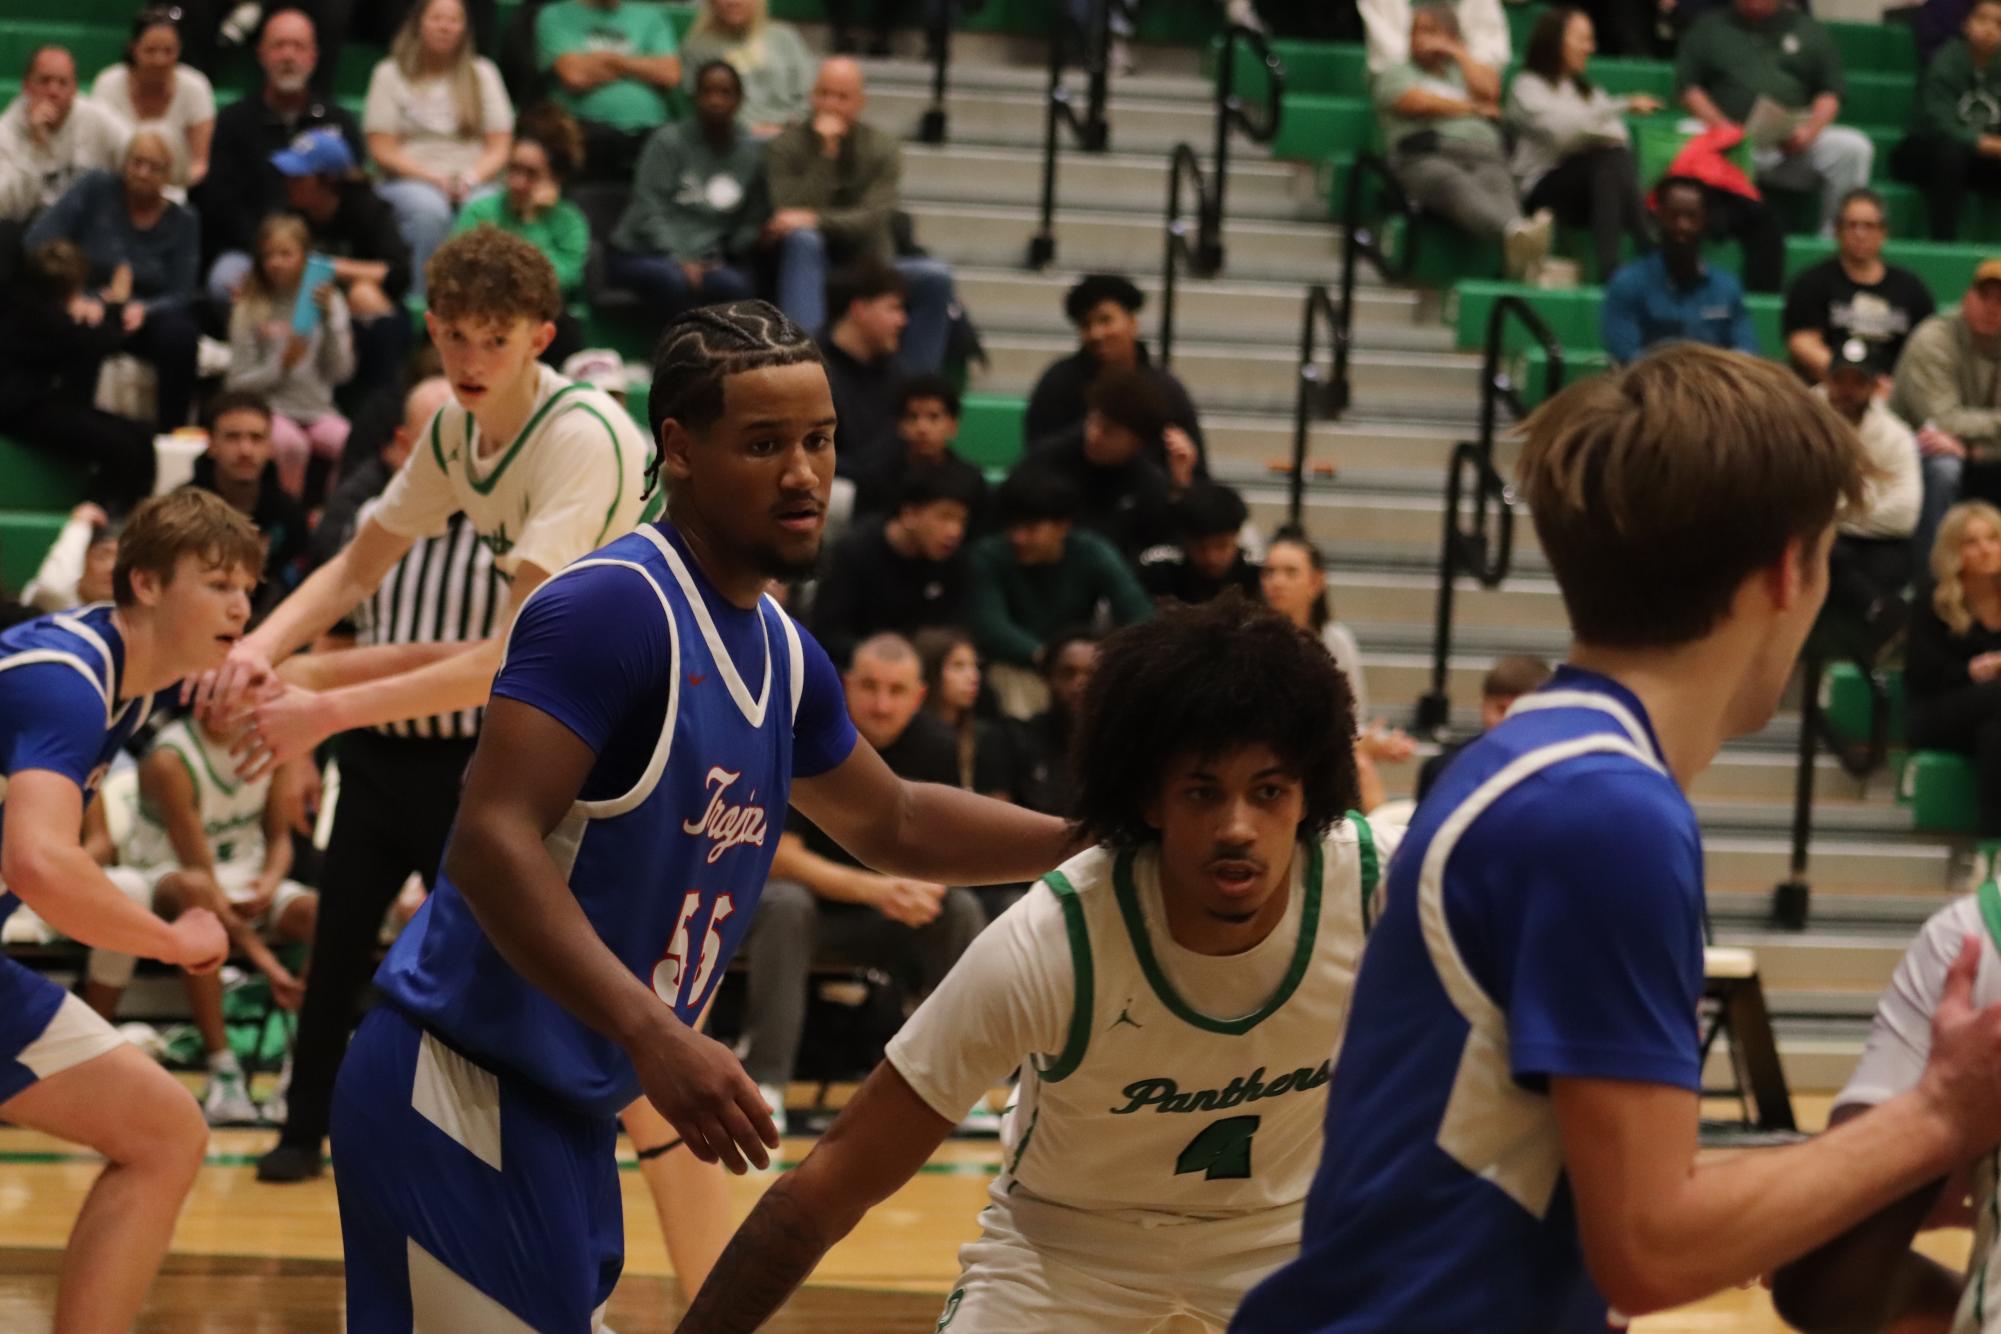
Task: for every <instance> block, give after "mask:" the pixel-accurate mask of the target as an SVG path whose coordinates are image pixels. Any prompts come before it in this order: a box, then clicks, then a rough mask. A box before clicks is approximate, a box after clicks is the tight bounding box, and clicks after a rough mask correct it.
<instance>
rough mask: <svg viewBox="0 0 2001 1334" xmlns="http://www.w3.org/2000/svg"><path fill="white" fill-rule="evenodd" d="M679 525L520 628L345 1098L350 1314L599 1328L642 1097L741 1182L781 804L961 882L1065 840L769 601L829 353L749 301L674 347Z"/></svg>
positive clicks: (811, 552) (670, 426) (703, 320)
mask: <svg viewBox="0 0 2001 1334" xmlns="http://www.w3.org/2000/svg"><path fill="white" fill-rule="evenodd" d="M651 401H652V417H653V425H654V435H655V440H656V442H657V445H658V450H659V465H660V468H661V469H662V471H663V472H664V474H665V483H666V517H665V518H664V519H663V520H661V521H660V522H658V523H650V524H645V525H642V526H641V527H640V528H638V529H637V530H636V531H634V532H632V533H630V534H628V535H626V536H624V537H621V538H619V539H618V540H617V541H614V542H612V543H611V544H610V545H609V546H606V547H603V548H601V549H600V550H598V551H596V552H594V553H592V554H591V555H590V556H588V557H586V558H585V559H583V560H579V561H576V562H574V563H572V564H571V565H569V566H568V567H567V568H566V569H564V570H563V571H562V572H560V573H559V574H557V575H555V576H554V577H552V578H551V579H549V580H547V581H546V582H545V583H543V584H542V586H541V587H540V588H538V589H536V591H535V593H534V594H533V595H532V596H531V597H529V598H528V599H527V601H526V602H525V604H524V605H523V606H522V609H521V613H520V615H519V616H518V617H517V618H516V620H515V623H514V627H513V629H512V631H511V632H510V633H509V636H508V643H507V654H506V661H505V664H504V665H503V666H502V668H501V670H500V674H499V675H498V676H497V677H496V678H495V679H494V684H493V694H492V699H491V701H490V703H489V704H488V706H487V713H486V722H485V726H484V728H483V729H482V731H481V734H480V740H479V747H478V750H477V751H476V752H475V753H474V756H473V759H472V763H471V765H470V767H469V769H468V770H467V774H466V783H465V791H464V796H463V798H462V799H461V802H460V806H459V815H458V822H457V824H456V826H455V828H454V830H453V834H452V839H451V843H450V845H449V846H448V848H447V850H446V852H445V859H444V868H443V870H442V872H441V873H440V875H439V877H438V883H437V890H436V892H435V893H433V894H432V895H431V897H430V899H429V900H428V901H427V902H426V903H425V905H424V907H423V909H422V910H421V911H420V912H419V913H418V914H417V916H416V917H415V918H414V919H413V920H412V921H411V923H410V925H409V927H408V928H406V929H405V931H404V933H403V935H402V937H401V938H400V939H399V940H398V941H397V943H396V945H395V947H394V948H393V949H392V950H391V951H390V954H389V957H388V959H387V960H386V961H385V962H384V964H383V966H382V970H381V972H380V973H378V974H377V976H376V984H377V986H378V987H379V988H380V990H381V991H382V993H383V995H384V997H385V1000H386V1004H383V1005H380V1006H378V1007H377V1008H376V1009H375V1010H374V1012H373V1013H371V1014H370V1015H369V1016H368V1018H367V1019H366V1020H364V1021H363V1024H362V1027H361V1030H360V1032H359V1033H358V1034H357V1035H356V1037H355V1040H354V1044H353V1046H352V1047H351V1048H350V1049H349V1052H348V1055H347V1059H346V1062H345V1064H344V1065H343V1067H342V1069H341V1075H340V1083H339V1086H338V1088H337V1089H336V1091H335V1097H334V1113H333V1148H334V1159H335V1163H336V1166H337V1167H338V1169H339V1170H338V1172H337V1174H336V1180H337V1184H338V1186H339V1191H340V1206H341V1227H342V1233H343V1237H344V1240H345V1244H346V1253H347V1317H348V1327H349V1328H350V1329H353V1330H356V1331H367V1332H369V1334H374V1332H375V1331H383V1330H399V1331H400V1330H410V1329H413V1328H416V1329H453V1330H458V1329H466V1330H471V1329H478V1330H509V1331H513V1330H528V1329H533V1330H537V1331H544V1332H545V1334H583V1332H584V1331H586V1330H589V1329H591V1328H592V1327H593V1324H594V1322H595V1320H596V1318H597V1317H598V1316H599V1315H600V1314H601V1312H602V1309H603V1306H604V1303H605V1301H606V1300H607V1299H608V1298H609V1296H610V1293H611V1288H612V1286H613V1284H614V1283H616V1281H617V1278H618V1273H619V1269H620V1267H621V1265H622V1263H623V1258H624V1232H623V1227H622V1223H621V1219H620V1210H619V1184H618V1165H617V1162H616V1160H615V1158H614V1155H613V1142H614V1139H615V1136H616V1133H617V1127H616V1123H615V1120H614V1118H615V1117H616V1115H617V1113H618V1112H619V1111H620V1110H621V1109H623V1108H624V1107H626V1106H627V1105H628V1104H630V1103H631V1102H632V1101H633V1100H634V1099H635V1098H636V1097H638V1096H640V1095H642V1094H643V1095H644V1096H645V1098H646V1099H647V1100H648V1101H649V1102H651V1104H652V1105H653V1106H654V1107H655V1108H656V1109H658V1111H659V1112H660V1113H661V1115H662V1116H664V1117H665V1118H666V1120H667V1121H668V1122H669V1123H670V1124H671V1125H672V1127H673V1129H674V1132H675V1133H676V1134H678V1135H679V1136H680V1137H681V1138H682V1139H683V1141H684V1142H685V1143H686V1145H687V1147H688V1148H689V1149H690V1150H691V1151H692V1152H693V1153H694V1154H695V1155H696V1156H697V1157H700V1158H702V1159H703V1160H705V1161H717V1160H720V1161H721V1162H722V1163H723V1164H724V1165H725V1166H727V1167H729V1168H730V1169H731V1170H732V1171H737V1172H741V1171H743V1170H744V1161H745V1159H746V1158H749V1159H750V1160H751V1161H752V1162H754V1163H756V1164H757V1165H758V1166H760V1167H762V1166H764V1165H766V1163H767V1162H768V1154H767V1149H768V1148H772V1147H776V1146H777V1143H778V1138H777V1134H776V1131H775V1130H774V1128H773V1126H772V1123H771V1118H770V1114H769V1113H768V1111H767V1110H766V1108H765V1105H764V1102H763V1099H762V1098H761V1097H760V1095H759V1094H758V1091H757V1087H756V1085H755V1084H753V1083H752V1082H751V1081H750V1079H749V1077H748V1076H747V1075H745V1073H744V1071H743V1069H742V1067H741V1066H739V1065H738V1064H737V1062H736V1059H735V1057H733V1056H731V1055H730V1053H729V1051H728V1050H727V1049H726V1048H724V1047H723V1046H721V1045H720V1044H719V1043H716V1042H714V1041H712V1040H711V1039H709V1038H707V1037H704V1036H703V1035H702V1034H701V1033H699V1032H698V1031H696V1029H695V1027H694V1020H695V1019H696V1017H697V1016H699V1015H700V1014H701V1012H702V1010H703V1007H704V1006H705V1005H706V1004H707V1003H708V1000H709V997H710V996H711V995H712V994H713V992H714V989H715V986H716V984H717V983H718V982H719V981H720V980H721V978H722V975H723V970H724V969H725V967H726V966H727V965H728V963H729V960H730V956H731V955H732V954H733V953H734V952H735V950H736V948H737V945H738V944H739V942H740V941H741V940H742V939H743V936H744V934H745V931H746V930H747V928H748V926H749V923H750V918H751V914H752V912H753V911H754V910H755V908H756V906H757V898H758V895H759V893H760V892H761V890H762V889H763V886H764V881H765V876H766V873H767V872H768V871H769V869H770V865H771V859H772V856H773V854H774V853H775V852H776V851H777V847H778V834H779V832H780V829H781V828H782V821H783V818H784V813H785V808H786V805H787V803H788V801H789V802H790V803H792V804H794V805H796V806H798V808H799V809H800V810H801V811H802V812H803V813H804V814H805V815H806V816H807V817H808V818H810V819H811V820H812V821H813V822H814V823H815V824H817V825H819V826H820V828H822V829H824V830H826V831H827V832H828V833H829V834H830V835H832V836H833V837H834V838H835V839H837V840H838V841H839V842H840V843H841V844H842V845H843V846H845V847H846V848H847V849H848V850H849V851H851V852H852V853H854V854H855V855H856V856H857V857H858V858H860V859H861V860H862V861H863V862H866V863H868V864H870V865H872V866H875V867H877V868H879V869H881V870H884V871H887V872H890V873H892V874H896V875H905V876H910V877H913V878H920V879H925V880H932V881H940V882H946V883H951V884H976V883H982V882H986V881H1001V882H1005V881H1014V880H1023V879H1029V878H1032V877H1034V876H1036V875H1039V874H1041V873H1042V872H1043V871H1046V870H1048V869H1049V868H1050V867H1051V866H1054V865H1055V864H1056V863H1057V862H1059V861H1061V860H1062V858H1063V855H1064V853H1065V852H1066V850H1067V849H1068V847H1069V845H1070V833H1069V831H1068V829H1066V828H1065V826H1064V825H1063V823H1062V822H1061V821H1058V820H1056V819H1053V818H1051V817H1048V816H1042V815H1036V814H1033V813H1030V812H1027V811H1022V810H1018V809H1016V808H1014V807H1010V806H1007V805H1004V804H1002V803H1000V802H996V801H990V800H987V799H985V798H982V797H978V796H974V795H973V794H971V793H968V792H963V791H961V790H959V789H957V788H951V787H943V786H939V785H935V784H926V783H911V782H905V781H904V780H902V779H899V778H897V777H896V776H895V775H894V774H892V773H891V772H890V770H889V768H888V766H887V765H885V764H884V763H883V761H882V758H881V757H880V756H879V755H877V754H876V752H875V751H874V749H873V748H871V747H870V746H869V745H868V743H867V742H866V741H863V740H860V739H859V738H858V737H857V736H856V733H855V729H854V726H853V724H852V723H851V722H849V720H848V715H847V708H846V703H845V700H844V698H843V695H842V690H841V684H840V680H839V678H838V676H837V675H836V674H835V671H834V667H833V664H832V663H831V662H829V661H828V659H827V655H826V654H825V652H824V651H822V650H821V648H820V646H819V645H818V644H816V643H814V642H813V639H812V637H811V636H810V635H808V634H807V633H806V632H805V631H804V630H803V629H801V628H800V627H799V626H797V625H796V624H794V623H793V621H792V619H791V618H790V617H789V616H787V615H786V614H785V612H784V611H783V609H781V608H780V607H779V606H778V604H777V603H776V602H775V601H773V600H772V599H771V598H770V597H768V596H766V595H765V592H764V590H765V586H766V584H767V583H768V582H769V581H770V580H771V579H772V578H774V577H785V576H789V575H794V574H798V573H800V572H803V571H804V570H807V569H809V568H811V566H812V565H813V563H814V560H815V559H816V557H817V556H818V554H819V548H820V539H821V530H822V527H823V525H824V523H825V516H826V508H827V495H828V491H829V489H830V488H831V486H832V483H833V477H834V426H835V421H834V408H833V398H832V395H831V394H830V392H829V391H828V388H827V378H826V373H825V371H824V370H823V369H822V367H821V365H820V360H819V355H818V353H817V352H816V351H815V350H814V347H813V344H812V343H811V342H810V341H809V340H808V339H807V337H806V335H805V333H804V332H803V331H802V330H800V329H799V327H798V326H797V325H795V324H793V323H792V322H791V321H789V320H787V319H786V318H785V317H784V316H782V315H780V314H779V313H778V312H777V311H776V310H775V309H773V308H772V307H770V306H768V305H765V304H764V303H762V302H741V303H737V304H733V305H728V306H721V307H713V308H709V309H704V310H698V311H695V312H693V313H691V314H689V315H687V316H684V317H683V318H682V319H681V320H679V321H677V322H676V323H675V324H674V325H672V326H671V327H670V328H669V329H668V330H667V332H666V334H665V336H664V337H663V339H662V341H661V343H660V350H659V353H658V358H657V364H656V372H655V378H654V391H653V398H652V400H651Z"/></svg>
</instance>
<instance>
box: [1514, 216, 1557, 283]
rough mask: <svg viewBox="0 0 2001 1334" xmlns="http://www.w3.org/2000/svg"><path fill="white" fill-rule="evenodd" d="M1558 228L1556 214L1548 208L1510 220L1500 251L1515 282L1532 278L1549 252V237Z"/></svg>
mask: <svg viewBox="0 0 2001 1334" xmlns="http://www.w3.org/2000/svg"><path fill="white" fill-rule="evenodd" d="M1555 231H1556V216H1555V215H1554V214H1552V213H1551V212H1550V211H1549V210H1548V209H1542V210H1540V211H1539V212H1537V213H1536V214H1535V215H1534V216H1532V217H1527V218H1517V219H1515V221H1513V222H1511V223H1509V224H1508V230H1507V231H1506V232H1505V233H1504V234H1503V236H1502V238H1501V254H1502V258H1503V262H1504V263H1505V265H1506V267H1507V274H1508V277H1509V278H1511V279H1513V280H1515V281H1516V282H1523V281H1528V280H1531V279H1533V278H1534V276H1535V270H1536V267H1537V266H1538V265H1540V264H1541V263H1542V258H1543V256H1544V255H1547V254H1548V253H1549V242H1550V238H1551V236H1552V235H1553V234H1554V233H1555Z"/></svg>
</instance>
